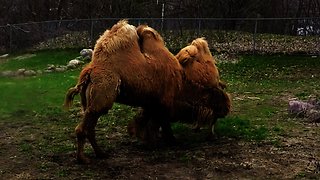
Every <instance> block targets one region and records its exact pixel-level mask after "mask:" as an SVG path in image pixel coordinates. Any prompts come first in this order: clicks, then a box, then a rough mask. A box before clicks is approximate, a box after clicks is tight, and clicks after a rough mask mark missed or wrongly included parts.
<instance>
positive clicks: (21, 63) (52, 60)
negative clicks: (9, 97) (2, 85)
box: [0, 49, 79, 71]
mask: <svg viewBox="0 0 320 180" xmlns="http://www.w3.org/2000/svg"><path fill="white" fill-rule="evenodd" d="M77 56H79V51H78V50H76V49H66V50H45V51H39V52H35V53H29V54H17V55H11V56H9V57H8V58H7V60H6V62H5V63H1V66H0V71H4V70H17V69H20V68H25V69H33V70H39V69H40V70H43V69H44V68H46V67H47V65H48V64H55V65H66V64H67V62H68V61H70V60H71V59H74V58H76V57H77Z"/></svg>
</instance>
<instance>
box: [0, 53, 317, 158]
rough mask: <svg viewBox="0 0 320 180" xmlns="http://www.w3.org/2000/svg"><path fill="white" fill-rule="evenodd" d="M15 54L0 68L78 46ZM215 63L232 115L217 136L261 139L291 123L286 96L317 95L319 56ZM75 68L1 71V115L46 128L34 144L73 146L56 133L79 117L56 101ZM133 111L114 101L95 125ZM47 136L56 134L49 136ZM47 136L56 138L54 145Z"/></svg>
mask: <svg viewBox="0 0 320 180" xmlns="http://www.w3.org/2000/svg"><path fill="white" fill-rule="evenodd" d="M19 56H21V55H14V56H11V57H9V59H7V60H6V61H5V62H2V63H1V67H0V71H4V70H15V69H18V68H27V69H29V68H30V69H41V68H44V67H46V66H47V64H65V63H66V62H67V61H68V60H70V59H73V58H75V57H77V56H78V51H77V50H66V51H40V52H36V53H35V56H30V57H29V58H25V59H19V58H17V57H19ZM219 69H220V73H221V77H222V79H223V80H224V81H226V82H227V83H228V88H227V91H228V92H230V93H231V95H232V96H233V99H234V100H233V111H232V113H231V115H230V116H228V117H227V118H225V119H221V120H219V121H218V123H217V126H216V130H217V133H218V134H219V135H220V136H225V137H231V138H243V139H248V140H257V141H260V140H264V139H267V138H269V137H270V136H272V135H277V134H278V135H279V134H285V132H286V130H287V128H288V127H289V126H291V124H290V122H288V121H286V119H288V117H287V115H286V107H287V100H288V98H290V97H298V98H307V97H308V96H309V95H311V94H312V95H316V96H318V97H319V96H320V58H311V57H309V56H243V57H242V59H241V61H240V62H239V63H236V64H219ZM79 72H80V69H77V70H73V71H67V72H65V73H51V74H42V75H39V76H36V77H25V78H7V77H1V78H0V91H1V95H0V102H1V103H0V114H1V115H0V119H2V120H8V121H16V122H20V123H23V122H27V121H28V122H30V123H35V124H38V125H39V126H44V129H46V130H48V131H50V132H51V134H50V135H48V137H47V136H43V137H42V138H43V144H38V145H37V146H38V147H45V146H49V147H51V150H52V151H55V152H67V151H70V150H71V149H73V147H72V146H70V144H65V142H63V141H62V140H61V139H63V138H65V136H67V137H68V136H69V135H70V134H71V133H72V132H73V127H74V126H75V124H76V123H77V121H78V119H77V118H69V117H68V116H69V115H70V114H69V113H67V112H64V111H63V110H62V108H61V106H62V104H63V100H64V96H65V93H66V90H67V89H68V88H69V87H71V86H73V85H74V84H75V83H76V80H77V77H78V75H79ZM76 100H78V99H76ZM134 115H135V109H134V108H131V107H128V106H124V105H120V104H115V105H114V107H113V109H112V110H111V111H110V112H109V114H108V116H103V117H102V118H101V119H100V121H99V124H98V128H101V129H102V130H104V131H107V132H110V133H111V132H117V131H118V132H121V133H124V132H125V126H126V124H127V123H128V121H129V120H130V119H132V117H133V116H134ZM48 123H49V124H50V125H48ZM292 126H294V125H292ZM172 127H173V130H174V131H175V133H178V134H188V132H189V131H191V130H190V126H185V125H184V124H181V123H173V124H172ZM61 128H62V129H63V128H67V129H66V130H61ZM56 129H58V130H56ZM30 132H33V131H32V130H30ZM98 133H99V132H98ZM50 136H54V137H55V139H50ZM47 138H49V139H47ZM51 141H53V142H55V143H56V144H55V146H53V145H51ZM70 141H71V140H70ZM70 141H69V142H70ZM21 150H22V151H25V152H27V151H29V150H30V147H29V146H28V145H26V144H22V145H21ZM49 150H50V148H49Z"/></svg>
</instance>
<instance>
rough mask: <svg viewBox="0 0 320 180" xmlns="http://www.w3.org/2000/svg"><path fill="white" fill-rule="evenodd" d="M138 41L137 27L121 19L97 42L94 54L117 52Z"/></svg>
mask: <svg viewBox="0 0 320 180" xmlns="http://www.w3.org/2000/svg"><path fill="white" fill-rule="evenodd" d="M136 42H138V35H137V31H136V27H135V26H133V25H130V24H128V21H127V20H120V21H119V22H118V23H116V24H115V25H113V26H112V27H111V29H110V30H106V31H105V32H104V33H103V34H102V35H101V36H100V38H99V39H98V40H97V42H96V45H95V48H94V49H95V52H94V54H96V53H98V54H100V53H106V54H111V53H115V52H117V51H118V50H121V49H125V48H128V47H130V46H132V45H133V44H134V43H136Z"/></svg>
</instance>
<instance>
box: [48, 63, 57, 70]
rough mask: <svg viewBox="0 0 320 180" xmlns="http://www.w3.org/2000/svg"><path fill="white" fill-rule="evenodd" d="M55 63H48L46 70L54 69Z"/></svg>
mask: <svg viewBox="0 0 320 180" xmlns="http://www.w3.org/2000/svg"><path fill="white" fill-rule="evenodd" d="M55 67H56V66H55V65H53V64H48V67H47V70H54V69H55Z"/></svg>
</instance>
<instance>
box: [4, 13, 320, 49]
mask: <svg viewBox="0 0 320 180" xmlns="http://www.w3.org/2000/svg"><path fill="white" fill-rule="evenodd" d="M128 19H129V22H130V24H133V25H136V26H137V25H139V24H144V23H146V24H148V25H149V26H151V27H153V28H155V29H156V30H158V31H159V32H160V33H161V35H162V36H163V38H164V40H165V41H166V43H167V46H168V47H169V48H170V49H173V50H177V49H180V48H182V47H184V46H185V45H186V44H187V43H190V42H191V41H192V40H193V39H194V38H196V37H201V36H204V37H206V39H207V40H208V42H209V45H210V47H211V48H213V49H216V50H219V51H228V52H232V53H247V52H249V53H252V52H259V53H307V54H320V38H319V35H320V18H276V19H275V18H229V19H225V18H165V19H162V18H128ZM118 20H119V18H102V19H78V20H56V21H44V22H31V23H20V24H8V25H6V26H0V53H8V52H15V51H20V50H36V49H53V48H81V47H92V46H93V45H94V43H95V41H96V39H97V38H98V37H99V35H100V34H101V33H103V32H104V31H105V30H106V29H108V28H110V27H111V26H112V25H114V24H115V23H116V22H117V21H118Z"/></svg>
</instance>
